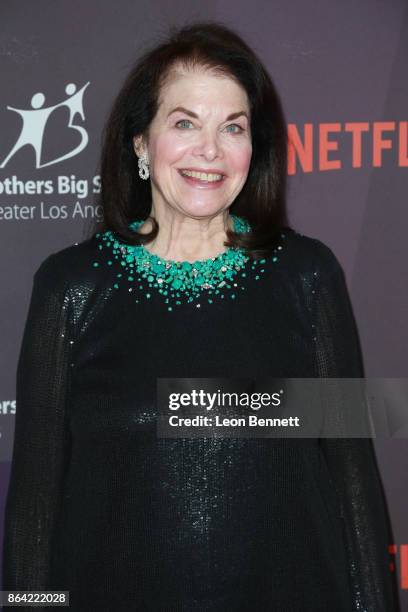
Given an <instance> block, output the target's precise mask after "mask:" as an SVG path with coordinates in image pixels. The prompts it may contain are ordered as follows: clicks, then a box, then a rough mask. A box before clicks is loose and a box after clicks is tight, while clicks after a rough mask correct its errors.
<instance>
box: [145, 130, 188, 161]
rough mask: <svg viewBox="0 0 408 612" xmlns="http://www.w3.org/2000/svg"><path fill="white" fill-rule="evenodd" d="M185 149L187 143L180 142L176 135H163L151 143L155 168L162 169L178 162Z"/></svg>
mask: <svg viewBox="0 0 408 612" xmlns="http://www.w3.org/2000/svg"><path fill="white" fill-rule="evenodd" d="M185 149H186V145H185V143H182V142H178V141H177V138H174V135H171V134H170V133H168V134H162V135H161V136H159V137H157V138H156V139H155V140H154V141H153V142H151V150H152V153H153V160H154V165H155V167H156V168H160V167H164V166H168V165H169V164H172V163H175V162H177V160H178V159H179V158H180V156H181V155H182V154H183V153H184V151H185Z"/></svg>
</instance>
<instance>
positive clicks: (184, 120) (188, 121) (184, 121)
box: [176, 119, 191, 127]
mask: <svg viewBox="0 0 408 612" xmlns="http://www.w3.org/2000/svg"><path fill="white" fill-rule="evenodd" d="M179 123H191V121H190V120H189V119H180V121H177V123H176V127H178V125H179Z"/></svg>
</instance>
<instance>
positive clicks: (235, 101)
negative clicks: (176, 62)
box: [159, 68, 249, 112]
mask: <svg viewBox="0 0 408 612" xmlns="http://www.w3.org/2000/svg"><path fill="white" fill-rule="evenodd" d="M177 105H183V106H185V107H188V108H189V109H191V110H196V111H197V110H198V111H199V110H200V108H202V110H203V111H205V110H208V107H209V106H211V107H213V108H220V109H221V108H222V109H230V108H231V109H232V110H233V111H238V110H246V111H248V110H249V102H248V96H247V93H246V91H245V89H244V88H243V87H242V86H241V85H240V84H239V83H237V81H235V80H234V79H233V78H232V77H230V76H228V75H226V74H223V75H220V74H215V73H214V72H212V71H210V70H208V69H207V70H206V69H204V68H195V69H182V68H177V69H173V70H172V71H171V73H169V75H168V77H167V79H166V81H165V83H164V84H163V85H162V87H161V89H160V94H159V107H160V109H161V110H162V112H165V111H167V110H170V107H173V106H177ZM238 106H239V108H238ZM193 107H194V108H193Z"/></svg>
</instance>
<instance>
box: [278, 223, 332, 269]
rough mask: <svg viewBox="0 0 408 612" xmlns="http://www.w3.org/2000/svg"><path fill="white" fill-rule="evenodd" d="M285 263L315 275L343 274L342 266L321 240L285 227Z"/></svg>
mask: <svg viewBox="0 0 408 612" xmlns="http://www.w3.org/2000/svg"><path fill="white" fill-rule="evenodd" d="M284 235H285V239H284V240H285V250H286V257H285V261H286V264H287V265H288V266H289V267H291V268H294V269H295V270H297V271H299V272H303V273H312V274H313V275H314V276H315V277H319V276H331V275H332V274H335V273H337V274H343V268H342V265H341V263H340V261H339V260H338V258H337V256H336V255H335V253H334V252H333V250H332V249H331V248H330V247H329V246H328V245H327V244H326V243H325V242H323V241H321V240H319V239H318V238H313V237H312V236H307V235H305V234H302V233H301V232H299V231H297V230H294V229H292V228H290V229H285V231H284Z"/></svg>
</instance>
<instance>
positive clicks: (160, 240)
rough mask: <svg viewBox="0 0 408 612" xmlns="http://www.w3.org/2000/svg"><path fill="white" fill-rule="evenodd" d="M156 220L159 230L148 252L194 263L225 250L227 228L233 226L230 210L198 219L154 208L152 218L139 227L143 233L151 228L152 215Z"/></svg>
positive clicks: (148, 247) (165, 257)
mask: <svg viewBox="0 0 408 612" xmlns="http://www.w3.org/2000/svg"><path fill="white" fill-rule="evenodd" d="M151 217H152V218H154V219H156V220H157V222H158V224H159V227H160V229H159V233H158V235H157V237H156V238H155V239H154V240H152V241H151V242H149V243H148V244H146V245H144V247H145V249H146V250H147V251H148V252H149V253H153V254H154V255H157V256H158V257H161V258H163V259H171V260H174V261H190V262H194V261H197V260H199V259H209V258H211V257H214V256H216V255H218V254H219V253H222V252H224V251H225V250H226V248H227V247H226V246H225V244H224V242H225V240H226V239H227V234H226V228H229V229H233V223H232V219H231V217H230V215H229V211H228V210H223V211H220V212H219V213H217V214H216V215H213V216H212V217H205V218H202V219H196V218H192V217H188V216H187V215H184V214H181V213H178V212H176V213H174V212H173V211H169V210H166V211H161V210H154V209H153V208H152V212H151V215H150V217H149V218H148V219H147V220H146V221H145V223H143V225H141V226H140V228H139V230H138V231H139V232H140V233H148V232H150V231H151V229H152V222H151V220H150V218H151Z"/></svg>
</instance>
